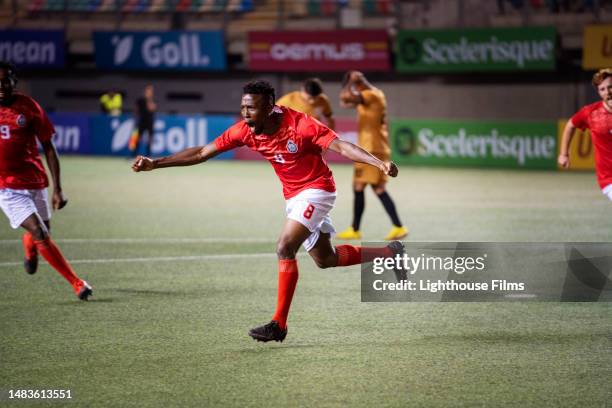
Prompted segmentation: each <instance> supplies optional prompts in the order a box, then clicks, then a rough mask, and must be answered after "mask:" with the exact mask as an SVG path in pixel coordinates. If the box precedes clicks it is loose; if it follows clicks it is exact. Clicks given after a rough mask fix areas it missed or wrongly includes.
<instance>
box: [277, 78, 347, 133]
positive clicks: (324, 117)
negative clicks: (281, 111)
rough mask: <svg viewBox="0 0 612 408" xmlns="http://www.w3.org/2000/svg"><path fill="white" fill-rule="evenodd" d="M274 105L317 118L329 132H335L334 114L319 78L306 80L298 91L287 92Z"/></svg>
mask: <svg viewBox="0 0 612 408" xmlns="http://www.w3.org/2000/svg"><path fill="white" fill-rule="evenodd" d="M276 104H277V105H280V106H286V107H288V108H291V109H293V110H296V111H298V112H302V113H305V114H307V115H310V116H312V117H314V118H317V119H318V120H319V121H321V122H323V123H324V124H325V125H326V126H327V127H328V128H330V129H331V130H336V122H335V121H334V112H333V111H332V108H331V104H330V103H329V98H328V97H327V95H325V93H323V84H322V83H321V80H320V79H319V78H308V79H306V80H305V81H304V83H303V84H302V87H301V88H300V90H299V91H293V92H289V93H288V94H286V95H284V96H282V97H281V98H280V99H279V100H278V101H277V102H276Z"/></svg>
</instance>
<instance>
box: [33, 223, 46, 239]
mask: <svg viewBox="0 0 612 408" xmlns="http://www.w3.org/2000/svg"><path fill="white" fill-rule="evenodd" d="M32 237H34V240H35V241H43V240H45V239H47V238H49V231H48V230H47V228H46V227H45V226H44V225H40V224H39V225H37V226H36V227H35V228H34V230H33V231H32Z"/></svg>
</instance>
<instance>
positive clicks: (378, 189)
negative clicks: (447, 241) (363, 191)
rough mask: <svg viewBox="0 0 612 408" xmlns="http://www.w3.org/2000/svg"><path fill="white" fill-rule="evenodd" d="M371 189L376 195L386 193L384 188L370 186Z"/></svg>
mask: <svg viewBox="0 0 612 408" xmlns="http://www.w3.org/2000/svg"><path fill="white" fill-rule="evenodd" d="M372 188H373V189H374V192H375V193H376V195H381V194H382V193H384V192H385V191H386V190H385V186H372Z"/></svg>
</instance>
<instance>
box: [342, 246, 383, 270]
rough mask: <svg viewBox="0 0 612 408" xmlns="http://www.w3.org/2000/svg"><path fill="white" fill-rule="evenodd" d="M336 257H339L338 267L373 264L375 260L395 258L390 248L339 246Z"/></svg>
mask: <svg viewBox="0 0 612 408" xmlns="http://www.w3.org/2000/svg"><path fill="white" fill-rule="evenodd" d="M336 256H337V257H338V263H337V264H336V266H349V265H358V264H361V263H367V262H372V260H374V258H390V257H392V256H393V251H391V249H389V248H388V247H383V248H368V247H358V246H353V245H338V246H337V247H336Z"/></svg>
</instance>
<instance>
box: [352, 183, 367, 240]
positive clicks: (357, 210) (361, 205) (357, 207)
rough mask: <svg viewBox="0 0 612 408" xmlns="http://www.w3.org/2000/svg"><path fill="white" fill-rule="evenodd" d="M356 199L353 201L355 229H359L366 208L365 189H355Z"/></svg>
mask: <svg viewBox="0 0 612 408" xmlns="http://www.w3.org/2000/svg"><path fill="white" fill-rule="evenodd" d="M353 193H354V194H355V201H354V202H353V230H355V231H359V227H360V226H361V216H362V215H363V210H364V209H365V194H364V192H363V191H353Z"/></svg>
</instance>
